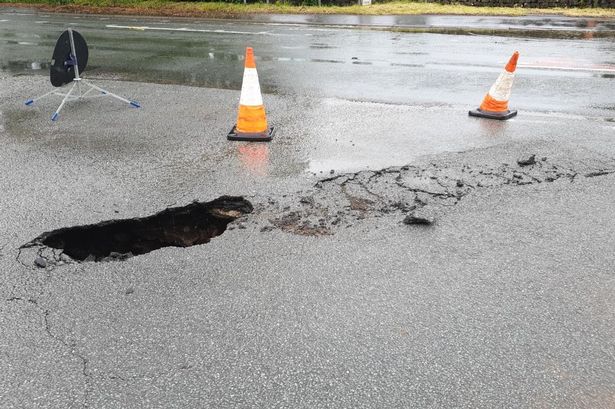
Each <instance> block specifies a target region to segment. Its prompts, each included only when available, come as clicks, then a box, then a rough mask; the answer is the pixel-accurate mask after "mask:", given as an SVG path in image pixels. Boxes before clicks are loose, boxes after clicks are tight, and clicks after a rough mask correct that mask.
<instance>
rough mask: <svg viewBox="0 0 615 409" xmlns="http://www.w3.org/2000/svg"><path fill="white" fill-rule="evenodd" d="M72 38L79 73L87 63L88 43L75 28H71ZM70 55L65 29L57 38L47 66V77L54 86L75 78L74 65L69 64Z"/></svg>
mask: <svg viewBox="0 0 615 409" xmlns="http://www.w3.org/2000/svg"><path fill="white" fill-rule="evenodd" d="M73 40H74V42H75V52H76V53H77V66H78V67H79V73H80V74H81V73H83V72H84V71H85V67H86V66H87V65H88V45H87V44H86V42H85V39H84V38H83V36H82V35H81V34H79V33H78V32H76V31H75V30H73ZM70 55H71V49H70V37H69V34H68V31H65V32H63V33H62V35H60V38H58V41H57V43H56V47H55V48H54V50H53V56H52V57H51V65H50V67H49V79H50V80H51V85H53V86H54V87H61V86H62V85H64V84H68V83H70V82H72V80H73V79H74V78H75V67H74V66H73V65H71V64H70V62H71V58H70Z"/></svg>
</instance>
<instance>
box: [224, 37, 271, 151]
mask: <svg viewBox="0 0 615 409" xmlns="http://www.w3.org/2000/svg"><path fill="white" fill-rule="evenodd" d="M273 133H274V129H273V128H269V126H268V125H267V116H266V114H265V106H264V105H263V96H262V95H261V86H260V84H259V83H258V73H257V72H256V64H254V50H253V49H252V47H247V48H246V61H245V66H244V71H243V83H242V84H241V97H240V98H239V113H238V115H237V125H235V126H234V127H233V129H232V130H231V132H230V133H229V134H228V135H227V139H228V140H230V141H270V140H271V138H272V137H273Z"/></svg>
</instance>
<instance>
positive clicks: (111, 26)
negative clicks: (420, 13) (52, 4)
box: [105, 24, 287, 36]
mask: <svg viewBox="0 0 615 409" xmlns="http://www.w3.org/2000/svg"><path fill="white" fill-rule="evenodd" d="M105 27H106V28H122V29H127V30H139V31H148V30H152V31H180V32H186V33H212V34H247V35H266V36H287V34H277V33H270V32H268V31H257V32H252V31H233V30H205V29H197V28H186V27H181V28H172V27H148V26H118V25H115V24H107V25H106V26H105Z"/></svg>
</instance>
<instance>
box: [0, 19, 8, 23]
mask: <svg viewBox="0 0 615 409" xmlns="http://www.w3.org/2000/svg"><path fill="white" fill-rule="evenodd" d="M7 21H8V20H0V23H6V22H7Z"/></svg>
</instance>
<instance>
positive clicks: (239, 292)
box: [0, 10, 615, 408]
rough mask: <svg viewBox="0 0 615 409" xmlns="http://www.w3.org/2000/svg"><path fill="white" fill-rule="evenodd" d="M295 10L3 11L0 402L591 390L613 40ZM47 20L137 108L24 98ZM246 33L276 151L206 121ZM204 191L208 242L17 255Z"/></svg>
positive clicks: (402, 397) (228, 114) (603, 341)
mask: <svg viewBox="0 0 615 409" xmlns="http://www.w3.org/2000/svg"><path fill="white" fill-rule="evenodd" d="M430 18H431V17H430ZM434 19H435V20H437V21H439V22H438V24H445V22H446V20H447V18H445V17H442V18H440V20H438V19H437V18H434ZM450 20H454V19H453V18H450ZM564 20H565V21H566V24H570V22H571V21H572V20H568V19H564ZM511 21H512V22H514V24H515V25H516V26H522V25H523V24H524V23H523V22H524V21H526V19H511ZM297 23H299V22H291V23H290V24H288V23H284V22H279V21H274V22H273V23H266V22H252V23H249V22H237V23H234V22H230V21H198V20H188V19H178V20H171V19H158V18H129V17H109V16H94V17H92V16H67V15H48V14H41V13H36V12H30V11H27V10H25V11H24V10H22V11H20V12H19V13H16V12H14V11H6V12H3V13H1V14H0V67H1V69H0V142H1V143H0V190H1V191H2V192H3V193H2V195H0V209H2V215H1V216H0V229H1V230H2V231H3V232H5V234H4V235H3V236H2V237H1V238H0V271H1V272H2V273H1V274H2V285H0V295H1V297H0V328H1V329H0V354H1V356H2V358H1V360H0V362H1V367H2V371H0V396H2V397H3V398H2V399H0V406H2V407H7V408H10V407H20V408H21V407H74V408H80V407H89V408H105V407H131V408H139V407H143V408H154V407H160V408H172V407H178V408H179V407H182V408H185V407H212V408H214V407H215V408H219V407H233V408H235V407H293V408H295V407H305V408H317V407H336V408H337V407H365V408H382V407H434V408H436V407H438V408H449V407H468V408H469V407H472V408H477V407H481V408H494V407H519V408H528V407H531V408H550V407H557V408H580V407H582V408H586V407H592V408H610V407H612V406H613V402H614V401H615V342H614V340H615V331H614V330H613V328H615V317H614V316H613V311H614V310H615V298H614V296H613V294H615V280H614V279H613V264H614V262H615V259H614V254H615V252H613V243H614V242H615V233H614V232H615V217H613V214H614V213H615V205H614V203H615V143H614V141H615V119H614V118H615V105H614V104H615V100H614V99H613V92H612V91H613V86H614V84H615V82H614V81H615V61H614V60H613V55H615V42H613V40H612V39H609V38H595V37H594V38H591V35H588V36H587V38H586V39H583V40H580V39H547V38H528V37H505V36H497V37H491V36H477V35H470V34H468V35H442V34H434V33H396V32H390V31H376V30H372V29H369V30H368V29H362V28H353V29H347V28H340V27H333V26H330V25H327V24H334V23H330V22H326V21H325V23H327V24H325V25H323V24H321V23H322V22H315V23H318V24H297ZM308 23H309V22H308ZM461 23H463V24H461ZM461 23H455V25H469V24H474V25H476V26H479V27H480V26H481V22H480V21H476V20H471V21H469V20H463V21H462V22H461ZM487 23H488V24H495V23H492V22H486V23H485V25H488V24H487ZM335 24H337V23H335ZM348 24H351V23H348ZM404 24H412V23H411V22H406V23H404ZM434 24H435V23H434ZM451 24H453V23H451ZM505 24H513V23H511V22H508V23H505ZM549 24H554V25H556V24H557V21H555V22H552V23H549ZM600 24H601V25H602V26H601V27H606V28H604V29H608V24H611V23H609V22H608V21H606V22H601V23H600ZM383 25H386V24H384V23H383ZM68 26H72V27H74V28H75V29H77V30H79V31H80V32H81V33H82V34H84V36H85V37H86V39H87V40H88V42H89V44H90V52H91V59H90V66H89V68H88V70H86V73H85V75H84V76H85V77H86V78H89V79H90V80H92V81H94V82H95V83H97V84H100V85H102V86H104V87H106V88H108V89H109V90H111V91H112V92H117V93H119V94H122V95H126V96H129V97H130V98H134V99H137V100H139V101H140V102H141V103H142V106H143V108H142V109H139V110H137V109H131V108H129V107H127V106H125V105H122V104H119V103H116V102H114V101H112V100H109V99H105V98H100V99H96V100H92V101H90V102H88V103H84V104H79V105H74V104H73V105H70V106H68V107H66V109H65V110H64V111H63V113H62V116H61V119H60V120H59V121H58V122H55V123H52V122H51V121H50V120H49V117H50V115H51V113H52V111H53V110H54V109H55V107H56V103H57V102H58V101H51V100H50V101H47V102H42V103H40V104H37V106H35V107H32V108H29V107H26V106H24V105H23V101H24V100H26V99H27V98H29V97H32V96H35V95H38V94H41V93H43V92H46V90H47V89H48V87H49V84H48V80H47V77H46V75H47V65H46V64H48V59H49V56H50V54H51V50H52V48H53V45H54V42H55V39H56V37H57V36H58V34H59V33H60V32H61V31H62V30H63V29H65V28H66V27H68ZM372 28H373V27H372ZM580 29H581V30H585V31H587V30H586V29H585V28H583V27H581V28H580ZM248 45H249V46H252V47H254V48H255V53H256V56H257V67H258V70H259V75H260V78H261V85H262V88H263V90H264V91H265V94H264V101H265V104H266V107H267V111H268V114H269V120H270V122H271V124H272V125H274V126H275V127H276V128H277V133H276V136H275V138H274V140H273V142H271V143H270V144H247V143H229V142H227V141H226V139H225V136H226V133H227V132H228V131H229V130H230V128H231V127H232V126H233V124H234V120H235V115H236V106H237V102H238V99H239V92H238V90H239V88H240V86H241V84H240V81H241V75H242V65H243V62H242V55H243V51H244V48H245V46H248ZM514 50H519V51H520V53H521V59H520V67H519V69H518V71H517V78H516V82H515V87H514V89H513V97H512V99H511V105H512V106H513V107H514V108H516V109H518V110H519V115H518V117H516V118H515V119H513V120H511V121H508V122H504V123H501V122H493V121H485V120H479V119H476V118H470V117H468V115H467V111H468V110H469V109H472V108H475V107H476V106H477V105H478V104H479V103H480V101H481V99H482V97H483V95H484V93H485V92H486V91H487V89H488V88H489V87H490V86H491V84H492V82H493V81H494V80H495V78H496V77H497V75H498V73H499V72H500V70H501V69H502V67H503V65H504V64H505V62H506V60H507V59H508V57H509V56H510V54H512V52H513V51H514ZM531 155H535V156H534V158H535V161H536V162H535V163H533V164H529V165H524V166H522V165H520V164H519V163H518V161H521V163H524V162H523V161H522V160H523V159H525V160H527V159H528V158H530V157H531ZM222 195H238V196H243V197H245V198H246V199H247V200H249V201H250V202H251V203H252V204H253V205H254V211H253V212H252V213H251V214H249V215H246V216H244V217H242V218H240V219H238V220H237V221H234V222H232V223H231V224H229V226H228V228H227V230H226V231H224V232H223V234H221V235H220V236H218V237H216V238H214V239H212V240H211V242H210V243H208V244H204V245H199V246H193V247H188V248H174V247H166V248H162V249H160V250H157V251H153V252H151V253H148V254H145V255H141V256H137V257H132V258H129V259H127V260H124V261H111V262H83V263H77V262H74V261H70V260H68V259H66V258H65V257H61V256H59V253H58V252H56V253H55V254H54V252H53V251H52V250H51V249H49V248H45V247H37V248H21V247H22V246H23V245H24V244H26V243H28V242H30V241H31V240H33V239H34V238H36V237H37V236H39V235H40V234H42V233H44V232H47V231H51V230H54V229H60V228H65V227H72V226H78V225H84V224H93V223H98V222H101V221H107V220H118V219H130V218H136V217H145V216H149V215H152V214H154V213H157V212H159V211H161V210H164V209H166V208H168V207H174V206H183V205H187V204H188V203H190V202H191V201H193V200H198V201H210V200H212V199H215V198H217V197H219V196H222ZM415 208H416V209H415ZM412 209H415V210H416V211H421V212H425V214H427V216H428V217H434V218H435V224H433V225H431V226H416V225H406V224H404V223H403V220H405V218H406V217H407V216H408V214H410V213H411V212H413V211H415V210H412ZM39 257H43V258H44V259H45V260H47V263H48V264H47V266H46V267H44V268H41V267H38V266H37V265H36V260H37V259H38V258H39Z"/></svg>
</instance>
